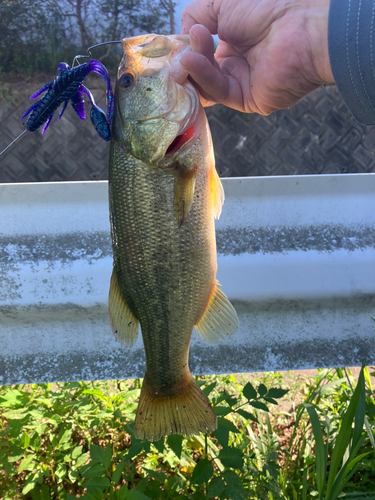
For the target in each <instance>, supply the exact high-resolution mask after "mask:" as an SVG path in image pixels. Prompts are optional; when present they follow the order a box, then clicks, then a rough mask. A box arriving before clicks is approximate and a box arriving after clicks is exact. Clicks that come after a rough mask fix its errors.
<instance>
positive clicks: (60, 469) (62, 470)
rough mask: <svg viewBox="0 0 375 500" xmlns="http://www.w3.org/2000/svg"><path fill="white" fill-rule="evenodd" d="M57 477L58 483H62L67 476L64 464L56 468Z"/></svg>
mask: <svg viewBox="0 0 375 500" xmlns="http://www.w3.org/2000/svg"><path fill="white" fill-rule="evenodd" d="M55 476H56V478H57V482H58V483H61V481H62V480H63V479H64V477H65V476H66V467H65V466H64V465H62V464H58V465H57V467H56V471H55Z"/></svg>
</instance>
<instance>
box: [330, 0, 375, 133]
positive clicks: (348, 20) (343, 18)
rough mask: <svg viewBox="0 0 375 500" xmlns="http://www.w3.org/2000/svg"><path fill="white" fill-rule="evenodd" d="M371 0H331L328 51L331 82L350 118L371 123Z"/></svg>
mask: <svg viewBox="0 0 375 500" xmlns="http://www.w3.org/2000/svg"><path fill="white" fill-rule="evenodd" d="M374 19H375V0H331V4H330V10H329V20H328V50H329V59H330V63H331V69H332V73H333V77H334V79H335V83H336V85H337V88H338V89H339V92H340V94H341V96H342V98H343V99H344V101H345V103H346V105H347V106H348V108H349V109H350V111H351V112H352V113H353V116H354V118H355V119H356V120H357V121H359V122H361V123H364V124H365V125H372V124H375V26H374V24H375V22H374Z"/></svg>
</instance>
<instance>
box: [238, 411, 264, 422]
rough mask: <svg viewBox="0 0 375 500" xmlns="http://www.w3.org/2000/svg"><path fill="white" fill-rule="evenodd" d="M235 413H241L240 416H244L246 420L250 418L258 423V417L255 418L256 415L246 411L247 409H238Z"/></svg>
mask: <svg viewBox="0 0 375 500" xmlns="http://www.w3.org/2000/svg"><path fill="white" fill-rule="evenodd" d="M237 413H238V414H239V415H241V417H243V418H246V420H251V421H252V422H257V423H259V422H258V419H257V418H256V417H255V416H254V415H253V414H252V413H249V412H248V411H246V410H241V409H239V410H237Z"/></svg>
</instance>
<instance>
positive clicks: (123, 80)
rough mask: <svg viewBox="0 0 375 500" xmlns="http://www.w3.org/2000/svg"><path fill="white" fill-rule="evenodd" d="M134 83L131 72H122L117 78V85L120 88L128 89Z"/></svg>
mask: <svg viewBox="0 0 375 500" xmlns="http://www.w3.org/2000/svg"><path fill="white" fill-rule="evenodd" d="M133 83H134V76H133V75H132V74H131V73H123V74H122V75H121V76H120V78H119V79H118V85H119V87H120V88H121V89H124V90H125V89H129V88H130V87H131V86H132V85H133Z"/></svg>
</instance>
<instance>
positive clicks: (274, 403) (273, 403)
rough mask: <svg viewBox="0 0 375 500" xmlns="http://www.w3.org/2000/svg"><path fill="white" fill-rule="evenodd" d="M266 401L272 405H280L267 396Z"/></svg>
mask: <svg viewBox="0 0 375 500" xmlns="http://www.w3.org/2000/svg"><path fill="white" fill-rule="evenodd" d="M264 401H267V403H271V405H278V404H279V403H278V402H277V401H276V399H273V398H269V397H268V396H266V397H265V398H264Z"/></svg>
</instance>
